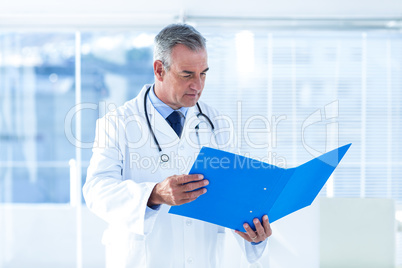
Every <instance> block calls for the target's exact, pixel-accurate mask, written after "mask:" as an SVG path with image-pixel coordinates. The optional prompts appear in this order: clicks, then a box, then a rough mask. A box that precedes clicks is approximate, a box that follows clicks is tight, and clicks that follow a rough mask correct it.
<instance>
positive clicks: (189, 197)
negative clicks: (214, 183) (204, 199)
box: [182, 188, 207, 202]
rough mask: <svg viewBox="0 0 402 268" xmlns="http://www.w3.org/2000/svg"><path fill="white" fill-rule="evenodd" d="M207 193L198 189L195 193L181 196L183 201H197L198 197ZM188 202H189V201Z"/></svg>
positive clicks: (203, 189)
mask: <svg viewBox="0 0 402 268" xmlns="http://www.w3.org/2000/svg"><path fill="white" fill-rule="evenodd" d="M206 192H207V189H205V188H202V189H198V190H196V191H192V192H186V193H184V195H183V198H182V199H183V200H189V199H197V198H198V197H199V196H200V195H203V194H205V193H206ZM189 202H190V201H189Z"/></svg>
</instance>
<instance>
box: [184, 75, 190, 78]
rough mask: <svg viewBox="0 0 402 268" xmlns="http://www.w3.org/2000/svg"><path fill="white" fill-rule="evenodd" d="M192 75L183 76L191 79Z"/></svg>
mask: <svg viewBox="0 0 402 268" xmlns="http://www.w3.org/2000/svg"><path fill="white" fill-rule="evenodd" d="M190 76H191V75H183V77H184V78H190Z"/></svg>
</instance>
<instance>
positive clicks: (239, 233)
mask: <svg viewBox="0 0 402 268" xmlns="http://www.w3.org/2000/svg"><path fill="white" fill-rule="evenodd" d="M235 233H236V234H238V235H240V236H241V237H242V238H243V239H244V240H246V241H248V242H253V241H252V240H251V239H250V237H249V236H248V234H247V233H243V232H240V231H237V230H236V231H235Z"/></svg>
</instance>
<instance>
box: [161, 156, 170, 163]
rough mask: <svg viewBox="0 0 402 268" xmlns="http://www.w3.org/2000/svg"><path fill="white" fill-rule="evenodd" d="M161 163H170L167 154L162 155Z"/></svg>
mask: <svg viewBox="0 0 402 268" xmlns="http://www.w3.org/2000/svg"><path fill="white" fill-rule="evenodd" d="M161 161H162V163H166V162H167V161H169V156H168V155H167V154H162V155H161Z"/></svg>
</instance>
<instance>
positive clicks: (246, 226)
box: [243, 223, 258, 241]
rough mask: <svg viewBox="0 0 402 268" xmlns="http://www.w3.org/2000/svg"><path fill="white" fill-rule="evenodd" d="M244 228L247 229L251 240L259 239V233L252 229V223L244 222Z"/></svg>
mask: <svg viewBox="0 0 402 268" xmlns="http://www.w3.org/2000/svg"><path fill="white" fill-rule="evenodd" d="M243 227H244V229H245V230H246V233H247V234H248V236H249V237H250V239H251V240H253V241H254V240H255V239H257V237H258V235H257V234H256V232H254V230H253V229H251V227H250V225H248V223H245V224H243Z"/></svg>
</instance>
